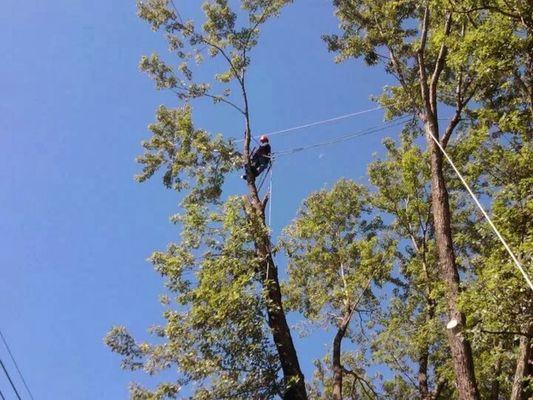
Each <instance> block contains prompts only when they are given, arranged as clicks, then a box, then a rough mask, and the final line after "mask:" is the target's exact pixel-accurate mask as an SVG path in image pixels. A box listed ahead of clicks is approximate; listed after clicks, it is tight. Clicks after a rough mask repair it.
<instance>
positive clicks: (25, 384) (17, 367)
mask: <svg viewBox="0 0 533 400" xmlns="http://www.w3.org/2000/svg"><path fill="white" fill-rule="evenodd" d="M0 338H1V339H2V342H4V346H6V349H7V352H8V354H9V357H10V358H11V361H13V364H14V365H15V369H16V370H17V372H18V375H19V376H20V380H21V381H22V384H23V385H24V387H25V388H26V391H27V392H28V394H29V395H30V398H31V399H32V400H34V399H33V394H32V392H31V390H30V388H29V386H28V384H27V383H26V379H24V375H22V371H21V370H20V368H19V366H18V364H17V361H16V360H15V357H14V356H13V353H12V352H11V349H10V347H9V345H8V343H7V340H6V338H5V337H4V334H3V333H2V330H1V329H0Z"/></svg>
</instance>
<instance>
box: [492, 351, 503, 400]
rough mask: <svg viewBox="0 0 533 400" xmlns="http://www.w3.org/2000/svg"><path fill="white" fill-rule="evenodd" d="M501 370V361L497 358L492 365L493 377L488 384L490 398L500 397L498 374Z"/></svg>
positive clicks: (494, 399) (496, 398)
mask: <svg viewBox="0 0 533 400" xmlns="http://www.w3.org/2000/svg"><path fill="white" fill-rule="evenodd" d="M501 370H502V362H501V360H498V361H497V362H496V365H495V366H494V379H493V380H492V382H491V385H490V400H498V399H499V398H500V380H499V379H498V377H499V376H500V373H501Z"/></svg>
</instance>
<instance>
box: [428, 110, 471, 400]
mask: <svg viewBox="0 0 533 400" xmlns="http://www.w3.org/2000/svg"><path fill="white" fill-rule="evenodd" d="M424 122H425V129H426V135H427V142H428V148H429V151H430V157H431V186H432V188H431V198H432V213H433V224H434V227H435V239H436V244H437V252H438V261H439V270H440V275H441V278H442V280H443V281H444V284H445V287H446V302H447V306H448V314H449V320H450V321H451V320H456V321H457V325H456V326H455V327H453V328H452V329H448V332H447V333H448V343H449V345H450V348H451V352H452V358H453V365H454V370H455V381H456V385H457V390H458V392H459V398H460V399H461V400H479V392H478V388H477V384H476V378H475V375H474V362H473V358H472V350H471V347H470V343H469V341H468V340H467V339H466V338H465V336H464V334H463V329H464V326H465V316H464V314H463V313H462V312H461V311H460V310H459V307H458V300H459V292H460V288H459V284H460V278H459V272H458V270H457V264H456V260H455V252H454V249H453V240H452V228H451V212H450V204H449V197H448V191H447V189H446V183H445V180H444V173H443V155H442V153H441V152H440V149H439V148H438V147H437V145H436V144H435V142H434V141H433V139H431V137H430V135H431V134H432V135H433V136H434V137H435V138H436V139H437V140H438V138H439V133H438V124H437V119H436V115H435V114H433V115H431V116H427V115H426V116H424Z"/></svg>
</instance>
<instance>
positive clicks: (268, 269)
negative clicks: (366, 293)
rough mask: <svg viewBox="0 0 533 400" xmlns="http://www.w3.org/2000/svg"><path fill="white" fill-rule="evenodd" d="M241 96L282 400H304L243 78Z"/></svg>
mask: <svg viewBox="0 0 533 400" xmlns="http://www.w3.org/2000/svg"><path fill="white" fill-rule="evenodd" d="M241 89H242V95H243V99H244V103H245V140H244V145H243V146H244V149H243V150H244V151H243V152H244V158H245V160H246V164H245V168H246V172H247V174H246V175H247V176H246V183H247V186H248V192H249V197H248V198H249V204H250V206H251V207H250V210H248V211H249V213H248V217H249V218H251V220H252V222H258V223H259V226H258V227H257V232H258V233H257V236H256V238H255V251H256V254H257V256H258V258H259V259H260V260H262V262H261V263H260V264H261V271H260V275H261V278H262V282H261V283H262V286H263V293H264V296H265V303H266V311H267V315H268V326H269V328H270V331H271V332H272V338H273V340H274V344H275V346H276V350H277V352H278V357H279V361H280V364H281V369H282V371H283V378H284V380H285V384H286V388H285V393H284V394H283V399H284V400H307V390H306V388H305V379H304V375H303V373H302V370H301V368H300V363H299V362H298V355H297V353H296V348H295V347H294V342H293V341H292V336H291V330H290V328H289V324H288V323H287V318H286V317H285V311H284V309H283V302H282V298H281V288H280V284H279V278H278V269H277V267H276V264H274V259H273V258H272V250H271V249H272V243H271V240H270V235H269V234H268V226H267V225H266V220H265V206H266V202H267V201H268V198H266V199H265V200H264V201H261V199H260V198H259V192H258V190H257V186H256V184H255V178H254V177H253V176H252V175H251V174H250V173H249V171H250V167H251V165H250V140H251V138H252V133H251V129H250V114H249V108H248V96H247V94H246V87H245V85H244V80H242V81H241Z"/></svg>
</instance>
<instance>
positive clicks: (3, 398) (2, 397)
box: [0, 390, 6, 400]
mask: <svg viewBox="0 0 533 400" xmlns="http://www.w3.org/2000/svg"><path fill="white" fill-rule="evenodd" d="M0 399H2V400H6V398H5V397H4V394H3V393H2V390H0Z"/></svg>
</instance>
